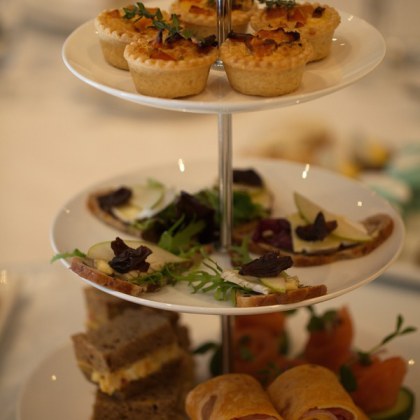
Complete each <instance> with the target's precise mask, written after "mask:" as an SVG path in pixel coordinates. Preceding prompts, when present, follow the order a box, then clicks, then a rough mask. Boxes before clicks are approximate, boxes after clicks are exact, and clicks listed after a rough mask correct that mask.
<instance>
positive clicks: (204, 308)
mask: <svg viewBox="0 0 420 420" xmlns="http://www.w3.org/2000/svg"><path fill="white" fill-rule="evenodd" d="M234 167H235V168H254V169H256V170H257V171H258V172H259V173H260V174H261V176H262V177H263V178H264V179H265V180H266V183H267V185H268V187H269V188H270V189H271V190H272V191H273V193H274V195H275V206H274V211H273V215H274V216H277V217H281V216H285V215H286V214H290V213H291V212H293V211H295V207H294V204H293V192H294V191H298V192H300V193H302V194H303V195H307V196H308V197H311V198H312V199H313V200H315V201H317V202H319V203H323V206H324V207H326V208H328V209H329V210H330V211H332V212H334V213H337V214H343V215H345V216H347V217H349V218H351V219H352V220H361V219H364V218H365V217H367V216H370V215H373V214H376V213H386V214H388V215H390V216H391V217H392V219H393V220H394V230H393V233H392V235H391V236H390V237H389V238H388V239H387V240H386V241H385V243H383V244H382V245H381V246H380V247H379V248H378V249H376V250H375V251H373V252H372V253H371V254H369V255H367V256H364V257H361V258H358V259H356V260H348V261H340V262H335V263H332V264H328V265H323V266H318V267H311V268H297V267H292V268H291V269H289V270H288V272H289V273H290V274H291V275H295V274H296V275H298V276H299V279H300V281H301V283H303V284H306V285H315V284H320V283H323V284H325V285H326V286H327V288H328V293H327V294H326V295H325V296H321V297H318V298H314V299H310V300H306V301H303V302H299V303H295V304H287V305H275V306H264V307H255V308H235V307H232V304H231V303H230V302H220V301H216V300H215V299H214V298H213V297H212V296H211V295H206V294H201V293H196V294H193V293H192V292H191V289H190V288H189V287H188V286H187V285H186V284H179V285H176V286H167V287H164V288H163V289H162V290H160V291H158V292H155V293H149V294H145V295H144V296H143V297H141V298H139V297H134V296H130V295H126V294H123V293H119V292H114V291H112V290H110V289H106V288H103V287H100V286H98V285H96V284H93V283H90V282H88V281H86V282H87V283H89V284H91V285H92V286H95V287H98V288H100V289H101V290H103V291H105V292H107V293H110V294H112V295H114V296H118V297H120V298H122V299H125V300H129V301H131V302H135V303H138V304H142V305H146V306H150V307H155V308H161V309H166V310H172V311H179V312H190V313H201V314H218V315H241V314H256V313H264V312H275V311H284V310H290V309H294V308H297V307H300V306H307V305H311V304H315V303H318V302H321V301H325V300H329V299H332V298H335V297H337V296H339V295H342V294H344V293H347V292H350V291H352V290H354V289H355V288H357V287H360V286H362V285H364V284H366V283H368V282H370V281H372V280H374V279H375V278H376V277H378V276H379V275H380V274H381V273H383V272H384V271H385V270H386V269H387V268H388V267H389V265H390V264H391V263H392V262H393V261H394V260H395V259H396V258H397V256H398V254H399V252H400V250H401V247H402V244H403V240H404V225H403V222H402V220H401V218H400V217H399V215H398V213H397V212H396V211H395V210H394V209H393V208H392V207H391V206H390V205H389V204H388V203H387V202H386V201H385V200H384V199H383V198H381V197H380V196H378V195H377V194H375V193H374V192H372V191H371V190H369V189H367V188H366V187H364V186H363V185H362V184H360V183H358V182H356V181H354V180H351V179H349V178H345V177H343V176H340V175H337V174H335V173H333V172H330V171H328V170H325V169H321V168H317V167H313V166H311V165H305V164H297V163H290V162H285V161H277V160H276V161H267V160H261V159H252V160H246V161H245V160H242V161H237V162H234ZM150 178H152V179H156V180H158V181H160V182H162V183H164V184H165V185H167V186H171V187H172V186H173V187H176V188H178V189H183V190H185V191H187V192H196V191H198V190H199V189H202V188H206V187H209V186H211V185H214V183H215V180H216V179H217V165H216V163H215V162H211V161H184V162H182V165H180V164H179V163H178V162H176V161H174V163H173V164H169V165H164V166H155V167H150V168H143V169H141V170H138V171H137V172H135V173H130V174H125V175H121V176H118V177H114V178H112V179H108V180H105V181H103V182H101V183H100V184H97V185H93V186H91V187H90V188H88V189H86V190H85V191H82V192H80V193H79V194H78V195H77V196H75V197H74V198H72V199H71V200H70V201H69V202H68V203H66V204H65V206H64V207H63V208H62V209H61V210H60V211H59V213H58V215H57V217H56V218H55V220H54V223H53V227H52V232H51V241H52V245H53V249H54V252H56V253H64V252H71V251H73V250H74V249H76V248H78V249H80V250H81V251H86V250H87V249H88V248H89V247H90V246H92V245H93V244H95V243H98V242H102V241H109V240H114V239H115V238H116V237H117V236H119V237H122V238H123V239H124V238H126V239H127V238H128V236H127V235H123V234H121V233H120V232H117V231H115V230H114V229H112V228H110V227H108V226H106V225H104V224H103V223H102V222H100V221H99V220H97V219H96V218H95V217H94V216H93V215H92V214H91V213H90V212H89V210H88V209H87V206H86V200H87V196H88V194H89V193H90V192H93V191H96V190H98V189H99V188H104V187H118V186H121V185H127V186H130V185H133V184H138V183H142V182H145V181H146V180H147V179H150ZM212 258H214V259H215V260H217V261H218V263H219V264H220V265H221V266H222V267H223V268H230V265H229V260H228V258H227V256H226V255H223V254H221V253H219V254H215V255H214V256H213V257H212ZM63 261H64V260H63ZM64 264H65V265H66V266H67V267H68V266H69V264H68V262H67V261H64ZM75 277H76V275H75ZM84 281H85V280H84Z"/></svg>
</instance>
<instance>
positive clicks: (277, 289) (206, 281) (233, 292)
mask: <svg viewBox="0 0 420 420" xmlns="http://www.w3.org/2000/svg"><path fill="white" fill-rule="evenodd" d="M210 262H211V260H210ZM210 262H209V263H207V262H206V261H205V260H204V261H203V265H204V266H206V267H207V268H208V269H210V270H209V271H205V270H203V269H194V270H190V271H189V272H187V273H186V274H182V275H180V276H178V280H184V281H188V282H189V283H190V286H191V287H192V288H193V290H194V292H195V293H197V292H199V291H204V292H206V293H207V292H212V293H213V294H214V297H215V298H216V299H218V300H228V299H230V300H231V301H232V302H233V303H234V305H235V306H237V307H254V306H267V305H278V304H289V303H296V302H301V301H303V300H307V299H311V298H315V297H319V296H322V295H325V294H326V293H327V287H326V286H325V285H323V284H320V285H303V284H301V283H300V281H299V278H298V277H297V276H291V275H289V274H288V273H287V269H288V268H290V267H291V266H292V265H293V261H292V259H291V258H290V257H282V256H280V255H279V254H278V253H277V252H269V253H266V254H264V255H262V256H261V257H259V258H256V259H253V260H252V259H251V260H250V261H249V262H247V263H245V264H242V265H241V266H238V267H236V268H234V269H222V268H221V267H220V266H219V265H218V264H217V263H214V262H213V264H211V263H210Z"/></svg>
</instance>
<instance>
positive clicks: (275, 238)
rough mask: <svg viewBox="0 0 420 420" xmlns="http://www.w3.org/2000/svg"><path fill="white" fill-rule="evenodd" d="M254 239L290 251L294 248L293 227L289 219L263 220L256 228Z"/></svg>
mask: <svg viewBox="0 0 420 420" xmlns="http://www.w3.org/2000/svg"><path fill="white" fill-rule="evenodd" d="M252 240H253V241H254V242H264V243H266V244H269V245H271V246H274V247H276V248H280V249H285V250H288V251H292V250H293V244H292V235H291V228H290V223H289V221H288V220H287V219H282V218H279V219H263V220H261V221H260V223H259V224H258V226H257V228H256V229H255V232H254V234H253V236H252Z"/></svg>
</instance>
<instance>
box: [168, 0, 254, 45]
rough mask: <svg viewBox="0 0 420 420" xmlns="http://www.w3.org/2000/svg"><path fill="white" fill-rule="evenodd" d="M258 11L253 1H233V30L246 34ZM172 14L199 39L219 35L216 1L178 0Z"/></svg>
mask: <svg viewBox="0 0 420 420" xmlns="http://www.w3.org/2000/svg"><path fill="white" fill-rule="evenodd" d="M256 10H257V6H256V4H254V1H253V0H232V10H231V29H232V30H233V31H235V32H246V30H247V28H248V23H249V20H250V18H251V16H252V14H253V13H255V12H256ZM171 12H172V13H175V14H177V15H178V16H179V19H180V21H181V23H182V25H183V26H184V27H185V28H186V29H188V30H190V31H191V32H192V33H193V34H194V35H195V36H197V37H207V36H210V35H217V10H216V0H176V1H175V2H174V3H173V4H172V5H171Z"/></svg>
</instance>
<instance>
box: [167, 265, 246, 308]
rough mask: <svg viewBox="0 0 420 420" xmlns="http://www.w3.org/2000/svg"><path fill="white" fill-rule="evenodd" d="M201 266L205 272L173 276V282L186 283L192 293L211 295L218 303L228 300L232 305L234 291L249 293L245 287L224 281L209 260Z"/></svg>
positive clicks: (219, 268) (198, 271)
mask: <svg viewBox="0 0 420 420" xmlns="http://www.w3.org/2000/svg"><path fill="white" fill-rule="evenodd" d="M202 264H203V266H204V267H205V268H206V269H207V270H206V269H196V270H191V271H189V272H188V273H186V274H180V275H175V276H174V277H175V280H176V281H186V282H188V284H189V286H190V287H191V289H192V293H212V294H213V297H214V299H216V300H218V301H227V300H230V301H231V302H232V303H234V301H235V293H236V291H238V290H241V291H245V292H250V290H249V289H247V288H245V287H242V286H239V285H238V284H235V283H232V282H230V281H226V280H224V279H223V278H222V272H223V269H222V268H221V267H220V266H219V265H218V264H217V262H216V261H214V260H212V259H211V258H208V259H207V260H204V261H203V262H202Z"/></svg>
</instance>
